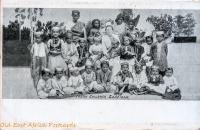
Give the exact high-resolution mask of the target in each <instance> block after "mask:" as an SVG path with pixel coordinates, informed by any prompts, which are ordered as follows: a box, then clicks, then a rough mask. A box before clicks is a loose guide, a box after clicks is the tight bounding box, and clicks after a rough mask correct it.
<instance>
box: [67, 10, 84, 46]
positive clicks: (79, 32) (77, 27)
mask: <svg viewBox="0 0 200 130" xmlns="http://www.w3.org/2000/svg"><path fill="white" fill-rule="evenodd" d="M79 18H80V12H79V11H78V10H73V11H72V19H73V20H72V21H68V22H67V23H66V27H65V30H66V31H72V35H73V42H74V43H75V44H76V43H77V42H78V40H79V38H80V37H82V38H85V39H86V30H85V24H84V23H83V22H80V21H78V19H79Z"/></svg>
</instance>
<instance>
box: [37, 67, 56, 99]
mask: <svg viewBox="0 0 200 130" xmlns="http://www.w3.org/2000/svg"><path fill="white" fill-rule="evenodd" d="M41 74H42V78H41V79H40V80H39V82H38V84H37V95H38V97H39V98H42V99H44V98H48V97H49V96H56V90H55V89H53V88H52V85H51V82H52V81H51V78H50V70H49V69H47V68H44V69H43V70H42V71H41Z"/></svg>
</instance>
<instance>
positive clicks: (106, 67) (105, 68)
mask: <svg viewBox="0 0 200 130" xmlns="http://www.w3.org/2000/svg"><path fill="white" fill-rule="evenodd" d="M108 67H109V66H108V65H107V64H103V66H102V71H103V72H104V73H106V72H107V71H108Z"/></svg>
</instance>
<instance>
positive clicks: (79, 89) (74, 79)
mask: <svg viewBox="0 0 200 130" xmlns="http://www.w3.org/2000/svg"><path fill="white" fill-rule="evenodd" d="M67 86H68V87H69V88H70V91H71V92H72V93H74V94H79V93H81V94H85V93H87V92H88V89H87V88H86V87H85V86H84V84H83V79H82V77H81V75H80V73H79V70H78V68H77V67H74V68H73V69H71V76H70V78H69V80H68V85H67Z"/></svg>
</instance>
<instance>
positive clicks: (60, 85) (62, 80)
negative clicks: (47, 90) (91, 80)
mask: <svg viewBox="0 0 200 130" xmlns="http://www.w3.org/2000/svg"><path fill="white" fill-rule="evenodd" d="M52 87H53V88H54V89H56V91H57V94H58V96H63V95H64V94H65V93H67V92H68V91H67V88H66V87H67V79H66V77H65V76H64V69H63V68H62V67H56V68H55V76H53V78H52Z"/></svg>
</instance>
